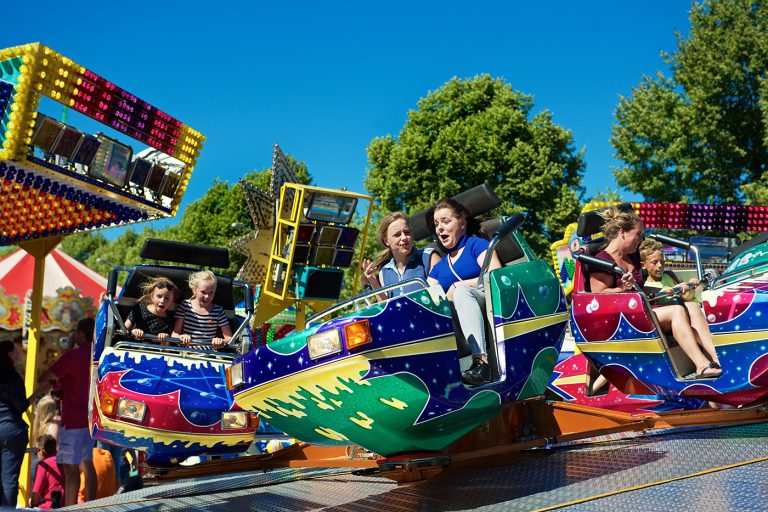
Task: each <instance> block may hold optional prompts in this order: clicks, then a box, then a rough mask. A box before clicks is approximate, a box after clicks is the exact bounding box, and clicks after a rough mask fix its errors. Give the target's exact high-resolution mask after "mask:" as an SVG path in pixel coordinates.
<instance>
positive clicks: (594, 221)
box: [576, 203, 633, 236]
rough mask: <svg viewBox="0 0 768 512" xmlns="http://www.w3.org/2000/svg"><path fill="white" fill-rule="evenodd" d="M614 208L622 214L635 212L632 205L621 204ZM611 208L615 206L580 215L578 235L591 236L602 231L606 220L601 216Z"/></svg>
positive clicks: (577, 227) (577, 228)
mask: <svg viewBox="0 0 768 512" xmlns="http://www.w3.org/2000/svg"><path fill="white" fill-rule="evenodd" d="M614 206H615V207H616V208H618V209H619V211H622V212H631V211H633V209H632V205H631V204H629V203H621V204H617V205H614ZM609 208H613V206H606V207H605V208H599V209H597V210H592V211H589V212H584V213H582V214H580V215H579V220H578V221H577V226H576V235H578V236H590V235H594V234H595V233H599V232H600V231H602V229H603V224H604V223H605V220H603V218H602V217H601V216H600V213H601V212H604V211H605V210H607V209H609Z"/></svg>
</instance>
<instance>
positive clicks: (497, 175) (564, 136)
mask: <svg viewBox="0 0 768 512" xmlns="http://www.w3.org/2000/svg"><path fill="white" fill-rule="evenodd" d="M533 106H534V104H533V97H532V96H529V95H525V94H523V93H520V92H517V91H514V90H512V88H511V86H510V85H509V84H507V83H505V82H504V81H503V80H502V79H495V78H491V77H490V76H488V75H480V76H477V77H475V78H472V79H466V80H462V79H458V78H453V79H451V80H450V81H449V82H447V83H446V84H444V85H443V86H442V87H441V88H440V89H438V90H437V91H434V92H430V93H429V94H428V95H427V97H426V98H422V99H421V100H419V102H418V109H417V110H412V111H410V112H409V113H408V120H407V121H406V123H405V126H404V127H403V129H402V130H401V131H400V134H399V136H398V137H397V138H395V137H392V136H386V137H381V138H377V139H374V140H373V141H372V142H371V144H370V145H369V146H368V160H369V163H370V168H369V169H368V174H367V176H366V178H365V187H366V189H367V190H368V192H369V193H370V194H372V195H373V196H375V197H376V198H378V199H380V201H381V202H380V208H381V210H382V211H393V210H403V211H405V212H407V213H414V212H415V211H418V210H420V209H422V208H425V207H428V206H429V205H431V204H434V203H435V202H436V201H438V200H439V199H441V198H443V197H447V196H453V195H455V194H457V193H459V192H461V191H463V190H466V189H469V188H472V187H474V186H476V185H479V184H481V183H488V184H489V185H490V186H491V187H492V188H493V189H494V190H495V191H496V193H497V194H498V195H499V197H500V198H501V199H502V201H503V204H502V207H501V209H500V212H501V213H503V214H509V213H514V212H518V211H522V210H527V211H528V212H529V219H528V221H527V222H526V224H525V228H524V229H525V231H526V235H527V238H528V240H529V242H530V243H531V245H532V246H533V247H534V248H535V249H536V250H537V251H538V252H539V254H545V253H546V251H547V247H548V245H549V242H550V241H551V239H553V238H557V236H559V235H561V234H562V232H563V229H564V228H565V226H566V225H567V224H568V223H569V222H572V221H573V219H574V218H576V215H577V214H578V212H579V204H580V202H579V199H580V197H581V195H582V194H583V188H582V186H581V177H582V175H583V172H584V160H583V158H582V153H583V151H578V152H577V151H575V150H574V149H573V137H572V135H571V132H570V131H569V130H565V129H563V128H561V127H560V126H558V125H556V124H555V123H554V122H553V121H552V115H551V114H550V113H549V112H548V111H546V110H545V111H542V112H540V113H538V114H536V115H532V113H531V111H532V109H533Z"/></svg>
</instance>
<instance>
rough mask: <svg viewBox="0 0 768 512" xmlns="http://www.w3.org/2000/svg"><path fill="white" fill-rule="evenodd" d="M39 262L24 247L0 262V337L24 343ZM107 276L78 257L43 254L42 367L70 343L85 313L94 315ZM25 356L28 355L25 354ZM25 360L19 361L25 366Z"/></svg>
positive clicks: (39, 360) (24, 344)
mask: <svg viewBox="0 0 768 512" xmlns="http://www.w3.org/2000/svg"><path fill="white" fill-rule="evenodd" d="M34 272H35V260H34V258H33V257H32V256H31V255H30V254H29V253H28V252H26V251H24V250H21V249H20V250H18V251H16V252H13V253H11V254H9V255H8V256H6V257H5V258H3V259H2V260H0V339H12V340H14V341H15V342H16V343H19V344H21V345H23V346H26V327H27V325H26V324H28V323H29V318H28V317H29V315H30V314H31V312H32V304H31V299H29V298H28V297H29V296H30V295H31V292H32V283H33V280H34ZM106 287H107V280H106V279H105V278H104V277H102V276H101V275H100V274H98V273H97V272H94V271H93V270H91V269H89V268H88V267H86V266H85V265H83V264H82V263H80V262H79V261H77V260H76V259H74V258H72V257H71V256H68V255H66V254H64V253H63V252H62V251H60V250H59V249H54V250H53V251H51V253H50V254H49V255H48V256H46V258H45V280H44V282H43V303H42V316H41V318H40V331H41V332H40V334H39V338H38V340H39V345H38V367H39V368H47V367H48V366H50V365H51V364H52V363H53V361H55V360H56V359H58V357H59V356H60V355H61V353H62V352H63V351H64V350H66V349H67V347H68V346H69V343H68V337H69V334H70V333H71V332H72V330H73V329H74V328H75V326H76V325H77V322H78V321H79V320H80V319H81V318H83V317H85V316H90V317H95V316H96V310H97V308H98V305H99V299H100V298H101V294H102V293H103V292H104V291H105V290H106ZM23 359H24V360H26V358H23ZM25 364H26V363H25V362H24V361H22V362H21V364H20V365H19V369H20V370H23V368H24V365H25Z"/></svg>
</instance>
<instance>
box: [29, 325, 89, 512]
mask: <svg viewBox="0 0 768 512" xmlns="http://www.w3.org/2000/svg"><path fill="white" fill-rule="evenodd" d="M94 325H95V323H94V320H93V318H83V319H82V320H80V321H79V322H78V323H77V327H76V328H75V332H74V334H73V338H74V342H75V345H76V347H77V348H75V349H73V350H70V351H68V352H65V353H64V354H63V355H62V356H61V357H60V358H59V359H58V360H57V361H56V362H55V363H53V365H51V367H50V368H49V369H48V370H47V371H45V372H43V373H42V375H40V377H38V379H37V391H36V393H35V395H36V396H40V395H42V394H44V393H46V392H47V391H48V390H49V389H50V387H51V381H52V380H58V381H59V384H60V389H61V429H60V430H59V447H58V451H57V454H56V461H57V462H58V463H60V464H61V465H62V468H63V469H64V483H65V489H64V501H65V505H67V506H69V505H74V504H75V503H77V489H78V487H79V486H80V467H81V466H82V469H83V474H84V475H85V483H86V486H85V489H86V493H85V495H86V498H87V499H88V501H90V500H92V499H94V497H95V496H96V471H95V470H94V468H93V461H92V460H91V459H92V457H93V452H92V448H93V441H92V440H91V435H90V433H89V432H88V390H89V387H90V378H91V341H92V340H93V328H94Z"/></svg>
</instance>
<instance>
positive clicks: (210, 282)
mask: <svg viewBox="0 0 768 512" xmlns="http://www.w3.org/2000/svg"><path fill="white" fill-rule="evenodd" d="M188 282H189V288H190V289H191V290H192V297H191V298H189V299H187V300H183V301H181V303H180V304H179V307H178V310H177V311H176V322H175V323H174V325H173V335H174V336H176V337H180V338H181V340H182V341H183V342H184V343H189V342H190V341H192V337H195V338H197V339H205V340H211V342H212V345H213V347H214V348H219V347H221V346H222V345H224V344H225V343H227V342H228V341H229V340H230V339H231V338H232V329H231V328H230V327H229V320H228V319H227V314H226V312H225V311H224V308H222V307H221V306H219V305H218V304H214V303H213V298H214V296H215V295H216V275H215V274H214V273H213V272H211V271H210V270H201V271H200V272H195V273H194V274H192V275H190V276H189V281H188ZM217 327H218V328H221V334H222V335H223V338H219V337H217V336H216V334H217Z"/></svg>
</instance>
